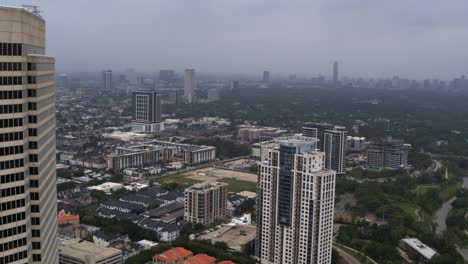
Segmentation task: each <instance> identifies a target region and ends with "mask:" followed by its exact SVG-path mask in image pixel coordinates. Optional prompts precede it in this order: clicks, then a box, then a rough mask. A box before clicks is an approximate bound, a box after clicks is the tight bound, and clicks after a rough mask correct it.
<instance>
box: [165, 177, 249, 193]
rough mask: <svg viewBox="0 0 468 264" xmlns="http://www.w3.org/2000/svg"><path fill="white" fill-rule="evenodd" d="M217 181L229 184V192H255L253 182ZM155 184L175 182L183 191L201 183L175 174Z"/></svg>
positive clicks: (230, 179)
mask: <svg viewBox="0 0 468 264" xmlns="http://www.w3.org/2000/svg"><path fill="white" fill-rule="evenodd" d="M219 181H221V182H225V183H227V184H229V192H235V193H237V192H241V191H251V192H256V191H257V183H255V182H249V181H241V180H236V179H232V178H223V179H221V180H219ZM156 182H158V183H160V184H161V183H173V182H175V183H177V186H178V188H179V189H185V188H188V187H190V186H192V185H194V184H196V183H200V182H202V181H199V180H194V179H190V178H187V175H184V174H176V175H171V176H167V177H163V178H160V179H157V180H156Z"/></svg>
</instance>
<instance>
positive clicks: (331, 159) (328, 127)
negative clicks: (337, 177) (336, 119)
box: [302, 123, 348, 174]
mask: <svg viewBox="0 0 468 264" xmlns="http://www.w3.org/2000/svg"><path fill="white" fill-rule="evenodd" d="M302 135H303V136H306V137H312V138H316V139H318V140H319V142H318V143H317V147H318V149H319V150H320V151H323V152H324V153H325V168H326V169H331V170H334V171H336V173H337V174H343V173H345V167H346V151H347V147H348V143H347V136H348V132H347V131H346V128H345V127H340V126H335V125H332V124H328V123H306V124H304V126H303V127H302Z"/></svg>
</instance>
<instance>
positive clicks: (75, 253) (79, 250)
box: [59, 239, 122, 260]
mask: <svg viewBox="0 0 468 264" xmlns="http://www.w3.org/2000/svg"><path fill="white" fill-rule="evenodd" d="M59 253H60V254H63V255H67V256H71V257H74V258H78V259H82V260H85V259H86V258H89V256H90V255H91V256H92V255H94V256H95V260H100V259H104V258H109V257H112V256H115V255H122V251H120V250H118V249H115V248H106V247H100V246H98V245H96V244H94V243H91V242H88V241H84V240H78V239H72V240H68V241H63V242H61V243H60V246H59Z"/></svg>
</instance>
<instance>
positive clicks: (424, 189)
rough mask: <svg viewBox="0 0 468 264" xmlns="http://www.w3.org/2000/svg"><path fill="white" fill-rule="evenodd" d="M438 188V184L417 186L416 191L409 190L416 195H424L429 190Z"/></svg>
mask: <svg viewBox="0 0 468 264" xmlns="http://www.w3.org/2000/svg"><path fill="white" fill-rule="evenodd" d="M439 188H440V185H438V184H425V185H419V186H418V187H417V188H416V189H414V190H411V191H412V192H415V193H416V195H424V194H425V193H426V192H427V191H428V190H430V189H439Z"/></svg>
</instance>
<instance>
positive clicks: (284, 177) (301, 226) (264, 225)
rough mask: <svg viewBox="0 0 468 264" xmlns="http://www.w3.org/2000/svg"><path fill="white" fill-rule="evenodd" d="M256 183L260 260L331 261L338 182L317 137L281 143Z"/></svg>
mask: <svg viewBox="0 0 468 264" xmlns="http://www.w3.org/2000/svg"><path fill="white" fill-rule="evenodd" d="M278 143H279V144H278V146H274V147H271V148H270V149H268V155H265V159H264V160H262V163H261V165H260V170H259V178H258V184H257V240H256V248H255V250H256V256H257V257H258V258H259V259H260V261H261V263H264V264H310V263H324V264H325V263H326V264H328V263H330V262H331V254H332V236H333V208H334V199H335V178H336V174H335V171H333V170H327V169H325V166H324V165H325V154H324V153H322V152H317V151H315V150H313V148H314V146H315V143H316V139H314V138H308V137H301V136H299V137H290V138H283V139H279V140H278Z"/></svg>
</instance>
